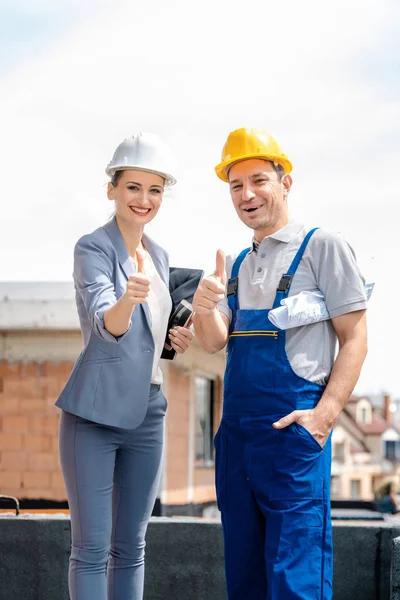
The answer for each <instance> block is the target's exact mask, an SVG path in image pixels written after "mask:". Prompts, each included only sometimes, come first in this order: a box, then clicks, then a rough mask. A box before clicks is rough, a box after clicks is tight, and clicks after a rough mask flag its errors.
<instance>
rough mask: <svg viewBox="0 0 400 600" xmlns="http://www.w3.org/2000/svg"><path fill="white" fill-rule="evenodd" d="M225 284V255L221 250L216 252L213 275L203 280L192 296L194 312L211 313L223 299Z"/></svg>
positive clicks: (200, 313)
mask: <svg viewBox="0 0 400 600" xmlns="http://www.w3.org/2000/svg"><path fill="white" fill-rule="evenodd" d="M225 284H226V271H225V254H224V252H223V251H222V250H218V251H217V256H216V261H215V271H214V274H213V275H209V276H208V277H205V278H204V279H203V281H202V282H201V284H200V285H199V287H198V288H197V291H196V293H195V295H194V298H193V302H192V305H193V308H194V311H195V312H196V313H197V314H198V315H210V314H211V313H213V312H214V311H215V310H216V308H217V306H218V303H219V302H222V300H223V299H224V297H225Z"/></svg>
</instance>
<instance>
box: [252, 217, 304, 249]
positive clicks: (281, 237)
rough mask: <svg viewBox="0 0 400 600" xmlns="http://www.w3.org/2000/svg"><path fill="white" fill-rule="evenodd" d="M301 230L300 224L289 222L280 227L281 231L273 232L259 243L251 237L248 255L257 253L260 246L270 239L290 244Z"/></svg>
mask: <svg viewBox="0 0 400 600" xmlns="http://www.w3.org/2000/svg"><path fill="white" fill-rule="evenodd" d="M302 228H303V225H302V224H301V223H296V222H295V221H290V222H289V223H288V224H287V225H285V226H284V227H282V229H279V230H278V231H275V233H272V234H271V235H267V236H266V237H265V238H264V239H263V240H262V241H261V242H257V240H256V239H255V238H254V237H253V240H252V247H251V250H250V253H251V252H258V250H259V248H260V246H261V245H262V244H264V243H265V242H266V240H269V239H270V238H272V239H274V240H276V241H278V242H285V243H286V244H287V243H289V242H291V241H292V239H293V238H295V237H296V235H297V234H298V233H300V231H301V229H302Z"/></svg>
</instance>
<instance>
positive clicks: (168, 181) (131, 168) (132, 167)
mask: <svg viewBox="0 0 400 600" xmlns="http://www.w3.org/2000/svg"><path fill="white" fill-rule="evenodd" d="M117 171H144V172H146V173H154V175H159V176H160V177H162V178H163V179H165V185H167V186H168V187H171V186H173V185H175V184H176V179H175V177H173V175H171V174H170V173H164V172H162V171H156V170H155V169H146V168H145V167H140V166H138V165H124V166H123V167H110V166H107V167H106V174H107V175H108V177H110V178H111V177H113V175H114V173H116V172H117Z"/></svg>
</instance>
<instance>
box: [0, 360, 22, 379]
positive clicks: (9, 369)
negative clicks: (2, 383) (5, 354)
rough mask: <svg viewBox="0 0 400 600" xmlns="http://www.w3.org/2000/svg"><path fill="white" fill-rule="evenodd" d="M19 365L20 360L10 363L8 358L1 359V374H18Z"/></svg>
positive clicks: (3, 375) (2, 375)
mask: <svg viewBox="0 0 400 600" xmlns="http://www.w3.org/2000/svg"><path fill="white" fill-rule="evenodd" d="M19 367H20V365H19V363H18V362H13V363H10V362H8V360H0V376H1V377H9V376H13V375H14V376H16V375H18V374H19Z"/></svg>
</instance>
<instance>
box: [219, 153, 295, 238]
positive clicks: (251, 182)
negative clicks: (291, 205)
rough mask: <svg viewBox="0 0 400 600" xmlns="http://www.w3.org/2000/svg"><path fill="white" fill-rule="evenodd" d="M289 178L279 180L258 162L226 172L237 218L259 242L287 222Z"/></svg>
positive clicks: (244, 163) (263, 162)
mask: <svg viewBox="0 0 400 600" xmlns="http://www.w3.org/2000/svg"><path fill="white" fill-rule="evenodd" d="M291 185H292V178H291V177H290V175H284V176H283V177H282V179H281V181H280V180H279V175H278V173H276V171H275V169H274V166H273V164H272V163H271V162H269V161H266V160H261V159H258V158H251V159H248V160H243V161H241V162H238V163H236V164H234V165H233V166H232V167H231V169H230V171H229V186H230V191H231V197H232V201H233V204H234V206H235V209H236V212H237V214H238V215H239V218H240V219H241V220H242V221H243V223H244V224H245V225H247V226H248V227H250V228H251V229H253V230H254V234H255V237H256V239H258V238H260V239H259V241H261V240H262V239H263V238H264V237H265V236H266V235H270V234H271V233H274V232H275V231H278V230H279V229H281V228H282V227H284V226H285V225H286V224H287V222H288V209H287V195H288V193H289V191H290V187H291Z"/></svg>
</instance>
